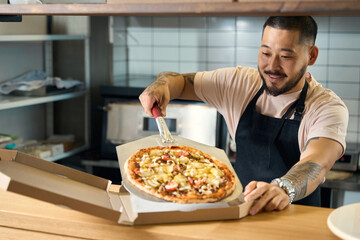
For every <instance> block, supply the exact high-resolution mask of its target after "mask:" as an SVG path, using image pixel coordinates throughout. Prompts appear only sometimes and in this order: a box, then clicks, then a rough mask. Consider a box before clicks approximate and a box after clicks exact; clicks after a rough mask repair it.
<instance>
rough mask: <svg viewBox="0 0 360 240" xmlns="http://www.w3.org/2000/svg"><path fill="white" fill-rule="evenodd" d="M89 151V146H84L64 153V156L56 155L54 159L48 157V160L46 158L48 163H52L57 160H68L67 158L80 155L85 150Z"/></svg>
mask: <svg viewBox="0 0 360 240" xmlns="http://www.w3.org/2000/svg"><path fill="white" fill-rule="evenodd" d="M87 149H88V146H87V145H82V146H80V147H77V148H74V149H72V150H70V151H68V152H64V153H62V154H58V155H55V156H53V157H48V158H45V160H46V161H50V162H54V161H57V160H60V159H63V158H67V157H71V156H73V155H75V154H78V153H81V152H83V151H85V150H87Z"/></svg>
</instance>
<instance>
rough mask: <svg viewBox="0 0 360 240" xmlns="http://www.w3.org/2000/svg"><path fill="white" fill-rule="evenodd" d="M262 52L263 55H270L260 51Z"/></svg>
mask: <svg viewBox="0 0 360 240" xmlns="http://www.w3.org/2000/svg"><path fill="white" fill-rule="evenodd" d="M262 54H263V55H265V56H270V53H266V52H262Z"/></svg>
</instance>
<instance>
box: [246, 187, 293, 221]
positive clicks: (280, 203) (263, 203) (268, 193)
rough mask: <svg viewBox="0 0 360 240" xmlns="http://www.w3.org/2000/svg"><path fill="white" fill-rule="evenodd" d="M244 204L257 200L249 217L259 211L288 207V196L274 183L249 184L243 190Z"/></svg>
mask: <svg viewBox="0 0 360 240" xmlns="http://www.w3.org/2000/svg"><path fill="white" fill-rule="evenodd" d="M244 199H245V201H246V202H249V201H252V200H257V201H256V202H255V203H254V205H253V206H252V207H251V209H250V215H255V214H257V213H258V212H259V211H261V210H265V211H273V210H283V209H284V208H286V207H287V206H288V205H289V196H288V195H287V194H286V193H285V191H284V190H283V189H281V188H280V187H279V186H278V185H276V184H275V183H266V182H257V181H252V182H250V183H249V184H248V185H247V186H246V187H245V190H244Z"/></svg>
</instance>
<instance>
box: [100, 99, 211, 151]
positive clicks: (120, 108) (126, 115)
mask: <svg viewBox="0 0 360 240" xmlns="http://www.w3.org/2000/svg"><path fill="white" fill-rule="evenodd" d="M106 109H107V130H106V140H107V141H110V142H111V143H112V144H115V145H119V144H123V143H127V142H131V141H134V140H137V139H140V138H143V137H147V136H150V135H156V134H158V133H159V132H158V128H157V124H156V122H155V119H154V118H153V117H149V116H148V115H147V114H146V113H145V112H144V110H143V108H142V106H141V104H140V103H139V101H136V102H134V101H125V102H124V101H121V102H113V103H109V104H108V105H107V106H106ZM164 120H165V122H166V125H167V126H168V128H169V130H170V132H171V133H172V134H174V135H178V136H181V137H185V138H188V139H192V140H194V141H197V142H200V143H203V144H207V145H210V146H215V144H216V126H217V125H216V124H217V111H216V109H215V108H213V107H210V106H208V105H205V104H197V103H192V104H189V103H187V104H179V103H170V104H169V105H168V107H167V108H166V118H164Z"/></svg>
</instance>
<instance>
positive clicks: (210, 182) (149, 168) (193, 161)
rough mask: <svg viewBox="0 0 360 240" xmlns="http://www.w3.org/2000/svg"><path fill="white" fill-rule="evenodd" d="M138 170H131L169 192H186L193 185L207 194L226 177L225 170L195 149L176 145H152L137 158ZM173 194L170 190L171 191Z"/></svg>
mask: <svg viewBox="0 0 360 240" xmlns="http://www.w3.org/2000/svg"><path fill="white" fill-rule="evenodd" d="M137 160H138V161H139V163H138V165H139V168H140V170H136V171H135V170H134V173H135V174H137V175H139V176H140V177H141V178H142V180H143V181H144V182H145V184H146V185H147V186H150V187H152V188H155V189H159V190H160V189H163V188H165V190H166V191H168V192H173V191H175V190H177V192H179V193H181V192H187V191H189V190H191V188H192V186H193V187H194V188H195V190H196V191H197V194H200V195H207V194H211V193H212V192H213V191H215V190H216V189H218V188H219V187H220V184H221V183H223V182H224V181H225V179H224V178H223V176H224V173H223V172H222V171H221V170H220V169H219V168H218V167H217V166H216V165H215V164H214V163H213V162H212V161H211V160H210V159H207V158H204V156H202V155H200V154H198V153H192V152H187V151H184V150H178V149H169V148H166V149H165V150H162V149H152V150H150V152H149V154H144V155H143V156H142V157H141V158H138V159H137ZM172 194H173V193H172Z"/></svg>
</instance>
